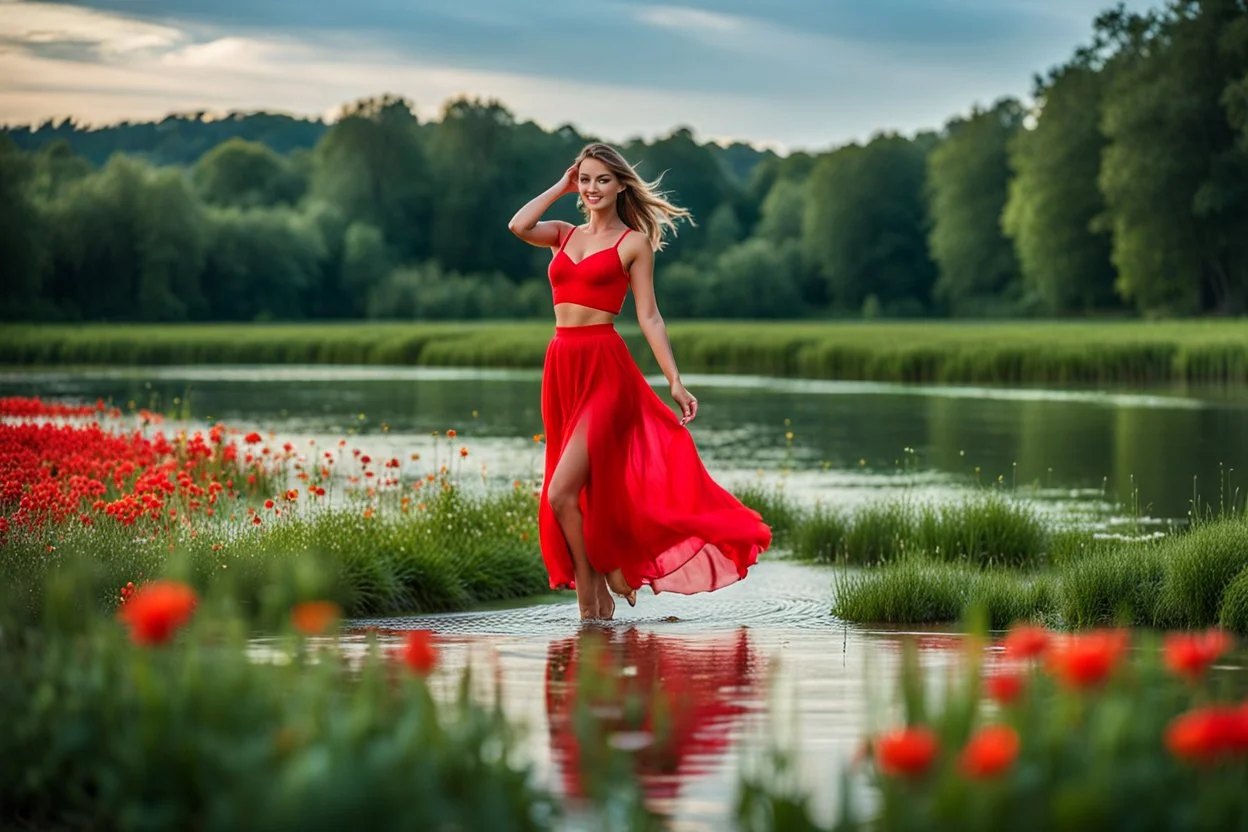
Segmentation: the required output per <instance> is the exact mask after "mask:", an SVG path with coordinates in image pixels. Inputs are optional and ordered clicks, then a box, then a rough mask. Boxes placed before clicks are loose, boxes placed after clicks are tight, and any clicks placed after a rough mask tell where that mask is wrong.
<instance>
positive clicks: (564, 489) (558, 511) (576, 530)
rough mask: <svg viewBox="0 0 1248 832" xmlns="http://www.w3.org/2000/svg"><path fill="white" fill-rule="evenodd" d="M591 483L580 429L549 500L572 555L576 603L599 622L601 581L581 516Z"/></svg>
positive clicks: (557, 473) (555, 477) (583, 615)
mask: <svg viewBox="0 0 1248 832" xmlns="http://www.w3.org/2000/svg"><path fill="white" fill-rule="evenodd" d="M588 479H589V445H588V443H587V442H586V440H585V431H584V428H583V427H581V428H578V429H577V431H576V432H575V433H574V434H573V435H572V438H571V439H569V440H568V444H567V445H565V446H564V449H563V454H562V455H561V456H560V457H559V463H558V464H557V465H556V466H555V472H554V473H553V474H552V475H551V477H550V484H549V485H548V486H547V488H546V499H547V501H548V502H549V503H550V508H551V510H552V511H553V512H554V513H555V519H557V520H558V521H559V527H560V528H561V529H562V530H563V537H564V540H566V541H567V543H568V551H570V552H571V554H572V569H573V578H574V579H575V581H576V602H577V605H578V606H579V607H580V610H581V618H597V617H598V615H599V612H600V610H599V602H598V592H597V583H598V582H601V581H602V577H601V576H599V575H598V574H597V573H596V572H594V570H593V567H591V566H590V565H589V558H588V556H586V554H585V533H584V528H583V524H584V518H583V517H582V516H581V501H580V498H581V489H582V488H584V487H585V483H586V481H587V480H588Z"/></svg>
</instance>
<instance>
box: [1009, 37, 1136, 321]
mask: <svg viewBox="0 0 1248 832" xmlns="http://www.w3.org/2000/svg"><path fill="white" fill-rule="evenodd" d="M1104 85H1105V81H1104V76H1103V74H1102V72H1101V69H1100V67H1099V66H1097V65H1096V64H1095V63H1094V58H1093V56H1092V54H1091V53H1088V52H1084V53H1082V54H1081V55H1080V56H1078V57H1076V59H1075V60H1074V61H1071V62H1070V63H1068V64H1066V65H1064V66H1062V67H1060V68H1058V69H1056V70H1054V71H1053V72H1052V73H1051V74H1050V75H1049V77H1048V78H1047V79H1045V80H1043V81H1040V80H1037V88H1036V91H1035V97H1036V102H1037V104H1036V106H1037V110H1038V112H1037V118H1036V123H1035V126H1034V127H1032V128H1031V129H1024V130H1020V131H1019V132H1018V133H1017V134H1016V135H1015V136H1014V138H1013V140H1012V141H1011V142H1010V151H1009V157H1010V168H1011V170H1012V171H1013V173H1014V178H1013V180H1012V181H1011V182H1010V189H1009V199H1008V201H1007V203H1006V208H1005V213H1004V216H1003V226H1004V229H1005V232H1006V233H1007V234H1008V235H1009V236H1010V238H1011V239H1012V240H1013V241H1014V246H1015V250H1016V252H1017V254H1018V260H1019V266H1020V269H1021V272H1022V277H1023V285H1024V288H1025V289H1026V291H1027V292H1028V293H1029V294H1031V295H1034V296H1035V297H1038V298H1039V299H1040V301H1041V302H1042V304H1043V306H1044V308H1045V310H1046V311H1047V312H1048V313H1049V314H1052V315H1065V314H1069V313H1072V312H1076V313H1077V312H1083V313H1086V312H1092V311H1095V310H1101V309H1106V308H1110V307H1113V306H1115V305H1117V304H1118V299H1117V296H1116V295H1115V293H1114V279H1115V272H1114V267H1113V263H1112V262H1111V261H1110V238H1109V235H1108V234H1107V233H1105V231H1104V230H1103V229H1101V230H1094V229H1093V221H1094V220H1095V219H1096V217H1097V216H1098V215H1099V214H1100V213H1101V212H1102V211H1103V210H1104V207H1105V201H1104V198H1103V197H1102V196H1101V192H1100V188H1099V187H1098V186H1097V177H1098V175H1099V172H1100V167H1101V154H1102V153H1103V152H1104V149H1105V136H1104V134H1102V133H1101V129H1100V121H1101V100H1102V92H1103V89H1104Z"/></svg>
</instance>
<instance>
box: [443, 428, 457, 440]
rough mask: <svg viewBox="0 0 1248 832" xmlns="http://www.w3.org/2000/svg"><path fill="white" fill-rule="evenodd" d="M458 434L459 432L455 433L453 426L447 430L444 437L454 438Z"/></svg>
mask: <svg viewBox="0 0 1248 832" xmlns="http://www.w3.org/2000/svg"><path fill="white" fill-rule="evenodd" d="M458 435H459V434H457V433H456V432H455V428H451V429H450V430H448V431H447V432H446V438H447V439H454V438H455V437H456V436H458Z"/></svg>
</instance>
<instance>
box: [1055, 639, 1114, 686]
mask: <svg viewBox="0 0 1248 832" xmlns="http://www.w3.org/2000/svg"><path fill="white" fill-rule="evenodd" d="M1128 639H1129V636H1128V635H1127V633H1126V631H1125V630H1094V631H1093V632H1090V633H1081V634H1079V635H1069V636H1066V637H1064V638H1062V639H1061V640H1060V641H1058V642H1057V643H1056V644H1055V645H1053V647H1052V648H1051V649H1050V651H1049V669H1050V670H1051V671H1052V672H1053V675H1054V676H1056V677H1057V678H1058V679H1059V680H1060V681H1061V682H1062V683H1064V684H1065V685H1066V686H1068V687H1072V688H1090V687H1095V686H1096V685H1099V684H1101V683H1102V682H1104V681H1105V680H1106V679H1108V678H1109V675H1110V674H1111V673H1112V672H1113V671H1114V668H1115V667H1117V666H1118V660H1119V659H1121V658H1122V654H1123V653H1124V652H1126V649H1127V642H1128Z"/></svg>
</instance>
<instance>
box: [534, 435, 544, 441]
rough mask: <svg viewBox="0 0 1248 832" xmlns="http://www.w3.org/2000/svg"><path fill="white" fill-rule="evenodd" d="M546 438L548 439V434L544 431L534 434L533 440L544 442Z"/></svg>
mask: <svg viewBox="0 0 1248 832" xmlns="http://www.w3.org/2000/svg"><path fill="white" fill-rule="evenodd" d="M545 440H546V434H544V433H535V434H533V441H534V442H544V441H545Z"/></svg>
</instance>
